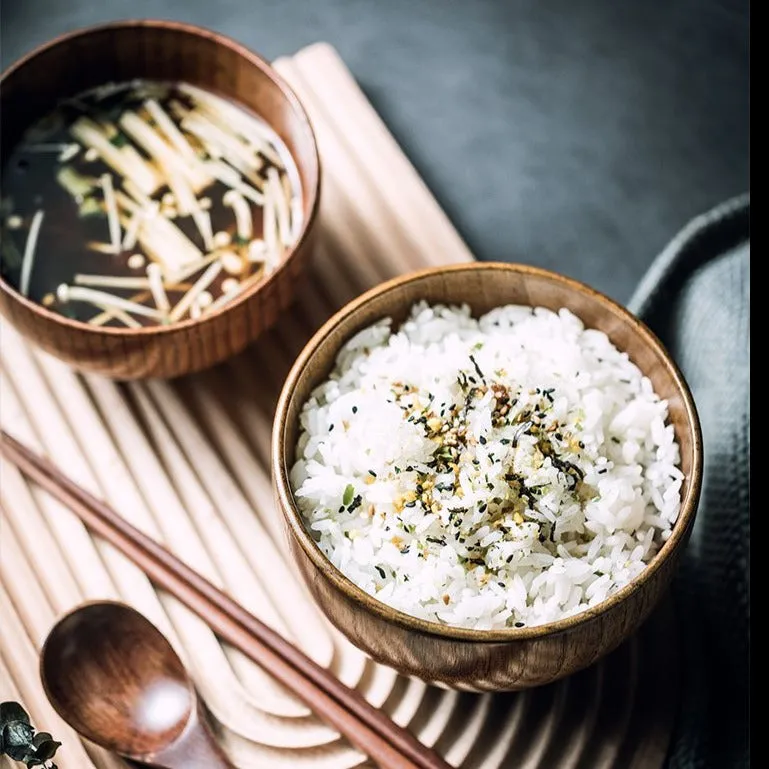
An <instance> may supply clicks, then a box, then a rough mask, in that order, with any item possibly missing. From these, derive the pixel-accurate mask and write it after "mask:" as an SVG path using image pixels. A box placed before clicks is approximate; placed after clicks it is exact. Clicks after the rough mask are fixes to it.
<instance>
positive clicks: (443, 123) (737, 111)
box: [0, 0, 750, 301]
mask: <svg viewBox="0 0 769 769" xmlns="http://www.w3.org/2000/svg"><path fill="white" fill-rule="evenodd" d="M139 17H156V18H172V19H179V20H183V21H187V22H192V23H195V24H199V25H202V26H206V27H210V28H212V29H215V30H217V31H219V32H223V33H225V34H227V35H230V36H231V37H234V38H236V39H237V40H239V41H240V42H242V43H245V44H246V45H248V46H250V47H251V48H253V49H254V50H256V51H257V52H259V53H261V54H262V55H264V56H266V57H268V58H274V57H276V56H278V55H280V54H284V53H292V52H293V51H295V50H297V49H298V48H300V47H302V46H304V45H307V44H308V43H311V42H315V41H318V40H327V41H329V42H330V43H332V44H333V45H334V46H336V48H337V49H338V50H339V52H340V53H341V55H342V57H343V58H344V60H345V61H346V62H347V64H348V66H349V67H350V69H351V70H352V72H353V74H354V75H355V76H356V78H357V79H358V81H359V82H360V83H361V85H362V87H363V88H364V90H365V91H366V93H367V94H368V96H369V98H370V99H371V101H372V102H373V103H374V106H375V107H376V109H377V110H378V111H379V113H380V114H381V115H382V117H383V119H384V120H385V122H386V123H387V125H388V126H389V127H390V129H391V130H392V132H393V133H394V134H395V136H396V138H397V139H398V140H399V142H400V143H401V144H402V146H403V147H404V149H405V151H406V153H407V154H408V155H409V157H410V158H411V159H412V161H413V162H414V164H415V165H416V167H417V169H418V170H419V171H420V173H421V174H422V175H423V177H424V178H425V180H426V181H427V183H428V184H429V186H430V187H431V188H432V190H433V192H434V193H435V195H436V196H437V197H438V199H439V200H440V201H441V203H442V204H443V206H444V207H445V209H446V211H447V212H448V214H449V216H450V217H451V218H452V219H453V221H454V222H455V224H456V225H457V227H458V228H459V230H460V232H461V233H462V235H463V236H464V237H465V239H466V240H467V242H468V243H469V245H470V247H471V248H472V249H473V251H474V252H475V254H476V255H477V256H478V257H479V258H481V259H485V260H493V259H499V260H506V261H525V262H529V263H533V264H538V265H541V266H545V267H549V268H552V269H557V270H559V271H561V272H564V273H566V274H569V275H571V276H573V277H576V278H579V279H581V280H584V281H586V282H588V283H590V284H592V285H593V286H594V287H596V288H598V289H600V290H602V291H605V292H606V293H608V294H610V295H611V296H613V297H614V298H616V299H619V300H620V301H626V300H627V299H628V298H629V297H630V294H631V292H632V290H633V288H634V287H635V285H636V283H637V282H638V280H639V279H640V277H641V276H642V274H643V273H644V271H645V270H646V268H647V267H648V265H649V264H650V263H651V261H652V259H653V258H654V256H655V255H656V254H657V252H658V251H660V250H661V248H662V247H663V246H664V245H665V243H666V242H667V241H668V240H669V239H670V237H672V235H673V234H674V233H675V232H676V231H677V230H678V229H679V228H680V227H681V226H682V225H683V224H684V223H685V222H686V221H687V220H688V219H689V218H691V217H692V216H694V215H696V214H698V213H700V212H701V211H703V210H705V209H706V208H709V207H710V206H711V205H713V204H715V203H717V202H719V201H720V200H722V199H724V198H726V197H729V196H732V195H734V194H736V193H739V192H742V191H744V190H746V189H747V188H748V185H749V178H748V166H749V155H748V153H749V149H748V139H749V130H748V122H749V107H750V95H749V71H748V64H749V55H748V38H749V18H748V2H747V0H645V1H642V0H636V1H635V2H630V1H629V0H625V1H622V0H620V1H617V0H582V2H573V0H165V2H162V1H161V0H154V1H153V0H0V24H1V29H2V36H1V37H0V59H1V60H2V65H3V67H5V66H7V65H8V64H10V63H11V62H12V61H13V60H14V59H16V58H17V57H18V56H20V55H21V54H23V53H25V52H26V51H29V50H30V49H31V48H33V47H34V46H36V45H38V44H39V43H42V42H44V41H46V40H48V39H49V38H51V37H53V36H55V35H57V34H60V33H62V32H66V31H68V30H71V29H74V28H77V27H80V26H85V25H88V24H93V23H97V22H103V21H109V20H114V19H120V18H139Z"/></svg>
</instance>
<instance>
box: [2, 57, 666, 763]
mask: <svg viewBox="0 0 769 769" xmlns="http://www.w3.org/2000/svg"><path fill="white" fill-rule="evenodd" d="M276 66H277V67H278V68H279V70H280V71H281V72H282V73H283V74H284V75H285V77H286V79H287V80H288V81H289V82H290V83H291V84H292V85H293V86H294V88H295V89H296V91H297V93H298V94H299V96H300V98H301V99H302V100H303V102H304V104H305V106H306V108H307V111H308V112H309V114H310V116H311V118H312V119H313V122H314V125H315V128H316V131H317V135H318V141H319V144H320V150H321V156H322V160H323V173H324V180H323V196H322V198H323V202H322V212H321V230H322V232H321V237H320V247H319V251H318V254H317V258H316V260H315V264H314V266H313V269H312V272H311V274H310V276H309V280H308V282H307V285H306V286H305V287H304V289H303V291H302V293H301V295H300V299H299V301H298V303H297V305H296V307H295V310H294V311H293V312H292V313H290V314H289V315H288V316H287V317H285V318H284V319H283V320H282V321H281V323H280V324H279V326H278V327H277V328H276V329H275V330H274V331H272V332H270V333H269V334H268V335H267V336H266V337H264V338H263V339H262V340H261V341H260V342H259V343H258V344H257V345H255V346H254V347H252V348H251V349H249V350H247V351H246V353H245V354H243V355H241V356H240V357H238V358H237V359H235V360H232V361H230V362H229V363H227V364H225V365H223V366H221V367H219V368H218V369H215V370H213V371H209V372H207V373H203V374H199V375H195V376H192V377H189V378H187V379H184V380H179V381H175V382H173V383H166V382H145V383H139V384H130V385H118V384H115V383H113V382H110V381H107V380H104V379H100V378H97V377H90V376H79V375H76V374H74V373H72V372H71V371H70V370H69V369H68V368H67V367H66V366H64V365H63V364H62V363H60V362H58V361H56V360H54V359H52V358H49V357H48V356H45V355H43V354H39V353H37V352H36V351H34V350H33V349H32V348H31V347H29V346H28V345H27V344H26V343H25V342H24V341H22V339H21V338H20V337H19V336H18V335H17V334H16V333H15V331H13V329H11V328H10V327H9V326H8V325H7V324H4V325H3V326H2V329H1V330H0V333H1V334H2V344H1V345H0V358H1V364H2V375H1V376H0V415H1V416H2V425H3V427H4V428H6V429H8V430H9V431H11V432H12V433H14V434H15V435H16V436H17V437H19V438H20V439H22V440H25V441H27V442H28V443H29V444H30V445H32V446H33V447H34V448H36V449H38V450H43V451H45V452H46V453H47V454H48V455H49V456H50V457H51V458H52V459H53V460H54V461H55V462H57V463H58V464H59V465H60V466H61V467H62V468H63V469H64V470H65V471H66V472H67V473H68V474H70V475H71V476H72V477H73V478H74V479H75V480H77V481H78V482H79V483H81V484H82V485H83V486H85V487H86V488H88V489H90V490H91V491H93V492H94V493H96V494H98V495H101V496H103V497H104V498H105V499H107V500H108V501H109V502H110V503H111V504H112V505H113V506H114V507H115V508H116V509H117V510H118V511H119V512H121V513H122V514H123V515H124V516H125V517H126V518H128V519H129V520H130V521H131V522H132V523H133V524H134V525H136V526H138V527H139V528H141V529H143V530H144V531H146V532H147V533H148V534H149V535H151V536H153V537H155V538H156V539H158V540H160V541H162V542H163V543H164V544H165V545H166V546H167V547H169V548H170V549H171V550H173V551H174V552H175V553H176V554H177V555H179V556H180V557H181V558H182V559H184V560H185V561H187V562H188V563H189V564H190V565H192V566H193V567H194V568H196V569H198V570H199V571H200V572H201V573H203V574H204V575H205V576H207V577H208V578H210V579H211V580H212V581H213V582H215V583H216V584H218V585H220V586H222V587H223V588H224V589H226V590H228V591H229V592H230V593H231V594H232V595H233V596H234V597H235V598H236V599H237V600H239V601H241V602H242V603H243V605H244V606H246V607H247V608H248V609H250V610H251V611H253V612H254V613H255V614H257V615H258V616H259V617H260V618H261V619H263V620H264V621H265V622H267V623H268V624H270V625H271V626H273V627H274V628H276V629H277V630H279V631H280V632H281V633H283V634H284V635H286V636H287V637H289V638H291V639H293V640H294V642H296V643H297V644H298V645H299V646H300V647H301V648H303V649H304V650H305V651H306V652H307V653H308V654H310V655H311V656H312V657H313V658H315V659H316V660H317V661H318V662H320V663H321V664H323V665H327V666H329V667H330V668H331V669H332V670H333V671H334V672H335V673H336V674H337V675H338V676H339V677H340V678H341V679H342V680H343V681H345V682H346V683H347V684H349V685H351V686H355V687H357V688H358V689H359V690H360V691H361V692H362V693H363V694H364V695H365V696H366V697H367V698H368V699H369V700H370V701H371V702H372V703H374V704H375V705H377V706H381V707H382V708H384V710H386V711H387V712H388V713H389V714H390V715H391V716H392V717H393V718H394V719H395V720H396V721H397V722H398V723H400V724H404V725H408V727H409V728H410V729H411V730H413V732H414V733H415V734H416V735H417V736H418V737H419V739H421V740H422V741H423V742H425V743H426V744H428V745H434V746H435V747H436V748H437V750H438V751H439V752H440V753H442V754H443V755H444V756H445V757H446V758H447V760H448V761H449V763H451V764H453V765H455V766H457V767H460V766H461V767H466V768H467V769H497V768H498V767H524V768H525V769H534V767H541V768H542V769H545V768H546V767H547V768H548V769H549V768H552V767H556V768H561V767H563V768H564V769H565V768H566V767H570V768H573V769H575V768H576V767H586V768H589V769H602V768H603V767H623V768H628V767H629V768H631V769H632V768H636V769H641V768H643V769H646V768H647V767H648V768H649V769H656V768H657V767H659V766H661V764H662V762H663V759H664V755H665V751H666V749H667V744H668V741H669V737H670V731H671V726H672V720H673V714H674V710H675V705H676V701H677V696H678V689H677V677H676V664H675V633H674V632H673V624H672V617H671V612H670V609H669V607H663V609H662V610H661V611H660V612H658V613H657V614H656V615H655V616H654V617H653V618H652V619H651V620H650V621H649V622H648V623H647V624H646V625H645V626H644V628H643V629H642V631H641V632H640V634H639V635H637V636H636V637H635V638H634V639H632V640H631V641H630V642H629V643H628V644H626V645H625V646H623V647H622V648H620V649H619V650H617V651H616V652H615V653H613V654H612V655H611V656H610V657H609V658H607V659H605V660H603V661H602V662H600V663H598V664H596V665H595V666H593V667H592V668H590V669H589V670H586V671H584V672H583V673H580V674H578V675H576V676H573V677H571V678H569V679H567V680H564V681H562V682H559V683H557V684H554V685H551V686H548V687H544V688H540V689H536V690H530V691H527V692H523V693H515V694H502V695H489V694H486V695H474V694H467V693H459V692H449V691H443V690H440V689H435V688H431V687H428V686H426V685H425V684H423V683H421V682H418V681H413V680H408V679H405V678H403V677H400V676H399V675H397V674H396V673H395V672H394V671H392V670H390V669H388V668H385V667H382V666H380V665H376V664H374V663H372V662H371V661H370V660H368V659H367V658H366V657H365V656H364V655H363V654H362V653H361V652H360V651H358V650H357V649H355V648H354V647H352V646H351V645H350V644H349V643H347V642H346V641H345V640H344V639H343V638H342V637H341V636H340V635H339V634H338V633H337V632H336V631H335V630H334V629H333V628H331V627H330V626H329V625H328V624H327V623H326V622H325V620H324V619H323V618H322V617H321V616H320V615H319V613H318V611H317V610H316V609H315V607H314V605H313V604H312V602H311V600H310V598H309V596H308V594H307V593H306V592H305V589H304V587H303V585H302V584H301V582H300V580H299V578H298V575H297V574H296V573H295V572H294V570H293V567H292V565H291V563H290V562H289V561H288V560H287V557H286V551H285V550H284V539H283V536H282V532H281V530H280V521H279V519H278V517H277V513H276V511H275V509H274V507H273V502H272V495H271V490H270V481H269V438H270V428H271V421H272V413H273V406H274V401H275V398H276V396H277V393H278V391H279V388H280V385H281V383H282V381H283V378H284V376H285V373H286V372H287V369H288V366H289V365H290V363H291V361H292V360H293V358H294V356H295V355H296V353H297V352H298V350H299V349H300V347H301V345H302V343H303V341H304V340H306V339H307V338H308V336H309V334H310V333H311V332H312V330H314V329H315V328H317V327H318V325H319V324H320V322H321V321H322V320H324V319H325V318H326V317H328V315H329V314H330V313H331V312H332V311H333V310H334V309H336V308H338V307H339V306H341V305H342V304H343V303H344V302H346V301H347V300H348V299H350V298H351V297H353V296H355V295H356V294H358V293H360V292H361V291H362V290H364V289H366V288H368V287H370V286H372V285H374V284H376V283H378V282H380V281H382V280H383V279H385V278H389V277H391V276H394V275H397V274H399V273H402V272H405V271H408V270H412V269H415V268H418V267H422V266H427V265H438V264H445V263H454V262H462V261H467V260H470V259H472V255H471V254H470V252H469V251H468V249H467V247H466V246H465V245H464V243H463V242H462V240H461V239H460V238H459V236H458V235H457V233H456V231H455V230H454V228H453V227H452V225H451V224H450V222H449V221H448V220H447V218H446V216H445V215H444V213H443V212H442V211H441V209H440V208H439V206H438V205H437V203H436V202H435V200H434V199H433V198H432V196H431V195H430V192H429V191H428V189H427V188H426V186H425V185H424V183H423V182H422V181H421V179H420V178H419V176H418V175H417V173H416V172H415V170H414V168H413V167H412V166H411V165H410V164H409V162H408V160H407V159H406V157H405V156H404V155H403V154H402V152H401V150H400V149H399V147H398V146H397V144H396V143H395V141H394V139H393V138H392V136H391V135H390V134H389V133H388V131H387V129H386V128H385V126H384V125H383V124H382V122H381V121H380V119H379V118H378V116H377V115H376V113H375V112H374V111H373V109H372V108H371V106H370V104H369V103H368V102H367V101H366V99H365V97H364V96H363V94H362V93H361V91H360V90H359V88H358V87H357V85H356V83H355V82H354V80H353V79H352V77H351V75H350V73H349V72H348V71H347V69H346V68H345V66H344V64H343V63H342V61H341V60H340V59H339V57H338V55H337V54H336V52H335V51H334V50H333V49H332V48H330V47H329V46H327V45H323V44H319V45H314V46H311V47H310V48H307V49H304V50H302V51H300V52H299V53H297V54H296V55H295V56H293V57H291V58H287V59H281V60H279V61H278V62H277V64H276ZM0 507H1V508H2V529H1V531H0V699H17V700H20V701H21V702H23V703H24V704H25V706H26V707H27V708H28V710H29V711H30V713H31V716H32V719H33V723H35V724H36V725H37V726H38V727H39V728H41V729H45V730H47V731H50V732H52V733H53V734H54V735H55V736H56V738H57V739H60V740H62V741H63V743H64V746H63V747H62V748H61V749H60V753H59V756H57V759H56V760H57V763H58V765H59V766H60V767H61V769H91V767H99V768H100V769H101V768H102V767H104V768H111V767H119V766H122V763H121V762H120V761H119V760H118V759H116V758H114V757H112V756H109V755H107V754H106V753H104V752H103V751H101V750H98V749H94V748H93V747H92V746H87V745H83V744H81V743H80V742H79V740H78V739H77V737H76V735H75V734H74V733H73V732H72V731H71V730H70V729H69V728H68V727H67V726H66V725H65V724H63V723H62V722H61V721H60V719H59V718H58V717H57V716H56V714H55V713H54V712H53V711H52V709H51V707H50V705H49V704H48V702H47V700H46V699H45V696H44V694H43V692H42V689H41V685H40V681H39V678H38V673H37V650H38V648H39V646H40V644H41V641H42V639H43V638H44V636H45V634H46V633H47V631H48V629H49V628H50V626H51V625H52V623H53V622H54V620H55V618H56V617H57V616H58V615H60V614H61V613H62V612H64V611H66V610H68V609H70V608H72V607H73V606H75V605H76V604H78V603H80V602H81V601H83V600H86V599H96V598H102V599H103V598H113V599H120V600H123V601H126V602H128V603H130V604H132V605H134V606H135V607H136V608H137V609H139V610H140V611H141V612H143V613H144V614H145V615H147V616H148V617H149V618H150V619H151V620H152V621H153V622H155V624H157V625H158V626H159V627H160V628H161V630H162V631H163V632H164V633H166V634H167V635H168V637H169V638H170V639H171V640H172V642H173V644H174V645H175V646H176V648H177V649H178V651H179V652H180V654H181V655H182V657H183V659H184V660H185V662H186V664H187V665H188V667H189V669H190V671H191V673H192V675H193V677H194V679H195V681H196V683H197V686H198V688H199V690H200V692H201V694H202V696H203V698H204V699H205V701H206V703H207V705H208V707H209V708H210V710H211V713H212V715H213V717H214V719H215V722H216V724H217V726H218V730H219V735H220V737H221V740H222V743H223V744H224V746H225V748H226V750H227V751H228V753H229V754H230V755H231V756H232V759H233V761H234V762H235V763H236V764H237V766H238V767H241V768H242V769H251V768H254V769H256V768H257V767H260V768H261V767H281V766H285V767H291V769H305V768H306V769H345V768H347V767H357V766H366V765H368V764H367V763H366V760H365V758H364V757H363V756H361V755H360V754H359V753H358V752H357V751H356V750H355V749H353V748H352V747H351V746H350V745H348V744H347V743H346V742H344V741H343V740H342V739H340V738H339V736H338V735H337V734H336V733H334V732H333V731H332V730H331V729H329V728H327V727H326V726H324V725H323V724H322V723H321V722H320V721H318V720H317V719H316V718H315V717H314V716H313V715H312V714H311V713H309V712H308V711H307V709H306V708H305V707H304V705H303V704H302V703H301V702H299V701H298V700H297V699H295V698H294V697H293V696H291V695H290V694H289V693H288V692H286V691H285V690H283V689H281V688H280V687H279V686H278V685H277V684H276V683H275V682H273V681H272V679H270V677H269V676H268V675H267V674H266V673H264V672H263V671H262V670H260V669H259V668H258V667H256V666H255V665H254V664H253V663H251V662H250V661H249V660H247V659H246V658H245V657H243V655H241V654H240V653H238V652H236V651H235V650H233V649H231V648H229V647H226V646H222V645H221V644H220V643H219V641H218V640H217V639H216V637H215V636H214V635H213V633H212V632H211V631H210V630H209V629H208V627H207V626H206V625H205V623H204V622H202V621H201V620H200V619H198V618H197V617H196V616H194V615H192V614H191V613H190V612H189V611H188V610H187V609H185V608H184V607H183V606H181V605H180V604H179V603H178V602H177V601H176V600H174V599H172V598H170V597H169V596H167V595H165V594H163V593H159V592H156V591H155V589H154V588H153V587H152V586H151V585H150V583H149V581H148V580H147V578H146V577H145V576H144V575H143V574H142V573H141V572H140V571H138V569H137V568H136V567H134V566H133V565H132V564H131V563H129V562H128V561H126V560H125V558H123V557H122V556H121V555H120V554H118V553H117V552H115V551H114V550H113V549H112V548H111V547H110V546H108V545H106V544H105V543H103V542H101V541H98V540H95V539H93V538H92V537H91V536H90V534H89V533H88V532H87V531H86V530H85V528H84V527H83V525H82V524H81V523H80V522H79V520H78V519H76V518H75V517H74V516H73V515H72V514H71V513H70V512H69V511H67V510H65V509H63V508H62V507H60V506H59V505H58V504H57V503H56V502H54V501H52V500H51V499H50V498H49V497H47V496H46V495H45V494H44V493H42V492H41V491H39V490H38V489H36V488H34V487H31V486H29V485H28V484H27V483H26V481H25V480H24V479H23V478H22V477H21V476H20V475H19V473H18V472H17V471H16V470H15V468H13V467H11V466H9V465H7V464H5V465H2V476H1V477H0Z"/></svg>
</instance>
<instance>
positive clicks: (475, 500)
mask: <svg viewBox="0 0 769 769" xmlns="http://www.w3.org/2000/svg"><path fill="white" fill-rule="evenodd" d="M391 325H392V324H391V322H390V320H389V319H388V320H383V321H381V322H379V323H377V324H375V325H373V326H371V327H370V328H367V329H365V330H363V331H361V332H360V333H358V334H357V335H356V336H355V337H354V338H353V339H351V340H350V341H349V342H347V344H345V346H344V347H343V348H342V350H341V351H340V353H339V355H338V357H337V361H336V366H335V368H334V370H333V371H332V373H331V375H330V377H329V379H328V380H327V381H326V382H324V383H323V384H322V385H320V386H319V387H317V388H316V389H315V390H314V392H313V393H312V395H311V397H310V399H309V400H308V402H307V403H306V404H305V406H304V409H303V411H302V414H301V434H300V438H299V441H298V446H297V460H296V463H295V465H294V467H293V468H292V471H291V484H292V488H293V490H294V493H295V497H296V500H297V503H298V505H299V508H300V510H301V512H302V515H303V516H304V518H305V521H306V523H307V526H308V528H309V530H310V531H311V532H312V535H313V536H314V538H315V539H316V541H317V542H318V544H319V546H320V548H321V549H322V550H323V552H324V553H325V554H326V555H327V556H328V557H329V559H330V560H331V561H332V562H333V563H334V564H335V565H336V566H337V567H338V568H339V569H340V570H341V571H342V572H343V573H344V574H345V575H347V576H348V577H349V578H350V579H351V580H352V581H353V582H355V583H356V584H358V585H359V586H360V587H361V588H363V589H364V590H365V591H366V592H368V593H370V594H371V595H373V596H375V597H376V598H377V599H379V600H380V601H383V602H384V603H386V604H389V605H390V606H393V607H394V608H396V609H399V610H401V611H403V612H406V613H407V614H410V615H412V616H415V617H421V618H423V619H426V620H431V621H434V622H438V623H443V624H449V625H456V626H461V627H470V628H487V629H488V628H493V629H498V628H506V627H523V626H530V625H537V624H541V623H545V622H551V621H553V620H557V619H560V618H562V617H566V616H570V615H573V614H576V613H578V612H580V611H583V610H584V609H586V608H588V607H590V606H594V605H596V604H597V603H600V602H601V601H603V600H604V599H605V598H606V597H607V596H609V595H611V594H612V593H614V592H616V591H617V590H618V589H619V588H621V587H622V586H623V585H626V584H627V583H628V582H629V581H630V580H632V579H633V578H634V577H636V576H637V575H638V574H639V573H640V572H641V571H642V570H643V569H644V567H645V565H646V563H647V562H648V561H649V560H650V558H651V557H652V556H653V555H654V553H655V552H656V551H657V550H658V549H659V547H660V545H661V544H662V542H663V541H664V540H665V539H666V538H667V537H668V536H669V535H670V531H671V527H672V526H673V524H674V522H675V520H676V517H677V516H678V512H679V507H680V496H681V494H680V491H681V484H682V481H683V474H682V473H681V471H680V470H679V469H678V467H677V464H678V462H679V449H678V445H677V443H676V441H675V437H674V434H673V428H672V426H670V425H668V424H666V419H667V403H666V402H665V401H663V400H661V399H660V398H659V397H658V396H657V395H656V394H655V393H654V391H653V388H652V385H651V382H650V381H649V380H648V379H647V378H646V377H644V376H642V374H641V372H640V371H639V369H638V368H637V367H636V366H635V365H634V364H633V363H632V362H631V361H630V360H629V358H628V356H627V354H625V353H622V352H620V351H618V350H617V349H616V348H615V347H614V346H613V345H612V343H611V342H610V341H609V339H608V337H607V336H606V335H605V334H604V333H602V332H599V331H596V330H590V329H585V328H584V326H583V324H582V322H581V321H580V320H579V319H578V318H577V317H575V316H574V315H573V314H572V313H571V312H569V311H568V310H565V309H563V310H561V311H560V312H558V313H554V312H551V311H549V310H545V309H541V308H537V309H534V310H532V309H531V308H530V307H519V306H507V307H502V308H498V309H496V310H493V311H492V312H490V313H488V314H487V315H484V316H483V317H481V318H480V319H474V318H472V317H471V315H470V311H469V309H468V308H467V307H461V308H459V307H446V306H440V305H437V306H428V305H427V304H425V303H419V304H417V305H415V306H414V308H413V309H412V312H411V315H410V318H409V319H408V320H407V321H406V322H405V323H404V324H403V326H402V327H401V328H400V329H398V330H397V331H393V330H392V328H391Z"/></svg>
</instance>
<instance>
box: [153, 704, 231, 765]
mask: <svg viewBox="0 0 769 769" xmlns="http://www.w3.org/2000/svg"><path fill="white" fill-rule="evenodd" d="M152 760H153V762H156V763H157V764H160V765H161V766H163V767H164V768H165V769H234V765H233V764H232V763H230V760H229V759H228V758H227V756H226V755H225V754H224V751H223V750H222V749H221V747H219V743H218V742H217V741H216V740H215V739H214V736H213V735H212V734H211V731H210V729H209V727H208V722H207V720H206V716H205V714H204V713H203V712H202V710H201V707H200V704H198V707H197V709H196V712H195V713H194V714H193V715H192V716H191V717H190V720H189V721H188V722H187V726H186V728H185V730H184V734H182V736H181V737H179V738H178V739H177V740H176V741H175V742H174V743H173V744H172V745H170V746H169V747H168V748H166V749H165V750H162V751H160V752H158V753H156V754H155V756H153V759H152Z"/></svg>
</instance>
